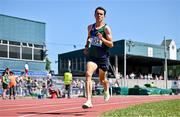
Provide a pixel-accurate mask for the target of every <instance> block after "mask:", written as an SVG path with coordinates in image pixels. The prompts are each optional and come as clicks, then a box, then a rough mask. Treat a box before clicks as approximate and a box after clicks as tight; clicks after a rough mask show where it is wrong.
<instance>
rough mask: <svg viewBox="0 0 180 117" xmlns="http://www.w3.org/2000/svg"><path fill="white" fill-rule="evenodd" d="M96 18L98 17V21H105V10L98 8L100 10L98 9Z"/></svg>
mask: <svg viewBox="0 0 180 117" xmlns="http://www.w3.org/2000/svg"><path fill="white" fill-rule="evenodd" d="M95 18H96V21H97V22H101V21H103V20H104V11H103V10H100V9H98V10H97V11H96V14H95Z"/></svg>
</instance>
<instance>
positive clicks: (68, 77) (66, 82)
mask: <svg viewBox="0 0 180 117" xmlns="http://www.w3.org/2000/svg"><path fill="white" fill-rule="evenodd" d="M71 84H72V73H71V71H70V70H68V71H67V72H65V73H64V85H65V90H66V92H67V95H68V98H70V97H71V96H70V93H71Z"/></svg>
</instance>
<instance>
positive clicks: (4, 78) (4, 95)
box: [2, 68, 10, 99]
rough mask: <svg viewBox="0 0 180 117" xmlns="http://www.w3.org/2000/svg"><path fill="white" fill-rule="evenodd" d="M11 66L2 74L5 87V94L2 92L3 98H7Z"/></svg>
mask: <svg viewBox="0 0 180 117" xmlns="http://www.w3.org/2000/svg"><path fill="white" fill-rule="evenodd" d="M9 72H10V70H9V68H6V70H5V71H4V72H3V74H2V87H3V94H2V98H3V99H6V92H7V89H8V85H9V81H10V80H9Z"/></svg>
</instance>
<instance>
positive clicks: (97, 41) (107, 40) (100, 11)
mask: <svg viewBox="0 0 180 117" xmlns="http://www.w3.org/2000/svg"><path fill="white" fill-rule="evenodd" d="M105 15H106V10H105V9H104V8H102V7H97V8H96V10H95V14H94V16H95V19H96V23H94V24H91V25H89V26H88V37H87V41H86V45H85V49H84V54H85V55H87V56H88V62H87V66H86V94H87V101H86V102H85V103H84V104H83V105H82V108H84V109H85V108H91V107H92V106H93V105H92V101H91V94H92V82H91V78H92V75H93V73H94V72H95V71H96V70H97V69H98V72H99V80H100V82H101V84H102V85H103V87H104V100H105V101H108V100H109V98H110V96H109V83H108V80H107V79H106V73H107V71H108V67H109V51H108V50H109V48H111V47H113V41H112V34H111V29H110V27H109V26H108V25H107V24H106V23H105V22H104V18H105Z"/></svg>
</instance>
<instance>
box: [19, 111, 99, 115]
mask: <svg viewBox="0 0 180 117" xmlns="http://www.w3.org/2000/svg"><path fill="white" fill-rule="evenodd" d="M88 112H96V111H91V110H89V111H88V110H85V111H68V112H18V114H21V115H49V116H51V115H52V116H53V115H61V116H63V115H68V116H83V117H84V116H85V115H86V114H87V113H88Z"/></svg>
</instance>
